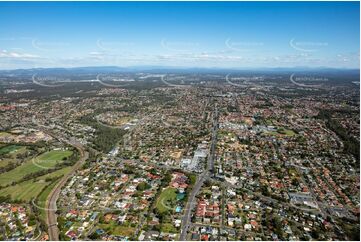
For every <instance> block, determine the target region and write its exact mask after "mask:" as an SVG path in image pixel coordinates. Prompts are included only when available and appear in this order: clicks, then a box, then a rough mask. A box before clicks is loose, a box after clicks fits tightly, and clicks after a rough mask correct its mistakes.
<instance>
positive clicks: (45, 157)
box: [0, 150, 73, 185]
mask: <svg viewBox="0 0 361 242" xmlns="http://www.w3.org/2000/svg"><path fill="white" fill-rule="evenodd" d="M72 153H73V152H72V151H68V150H65V151H62V150H53V151H48V152H46V153H44V154H41V155H39V156H38V157H36V158H34V159H30V160H28V161H26V162H24V164H22V165H20V166H18V167H16V168H15V169H13V170H10V171H8V172H5V173H3V174H0V184H1V185H8V184H11V183H12V182H14V181H19V180H20V179H21V178H23V177H24V176H25V175H27V174H30V173H34V172H37V171H41V170H44V169H49V168H52V167H55V165H56V164H57V163H60V162H63V158H64V157H69V156H70V155H71V154H72Z"/></svg>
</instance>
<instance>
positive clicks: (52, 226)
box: [32, 117, 89, 241]
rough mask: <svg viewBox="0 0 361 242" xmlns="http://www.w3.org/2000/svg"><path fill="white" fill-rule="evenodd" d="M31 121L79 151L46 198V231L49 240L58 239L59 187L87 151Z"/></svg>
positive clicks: (73, 171)
mask: <svg viewBox="0 0 361 242" xmlns="http://www.w3.org/2000/svg"><path fill="white" fill-rule="evenodd" d="M32 123H33V124H35V125H36V126H37V127H38V128H39V129H40V130H41V131H43V132H44V133H47V134H48V135H50V136H52V137H54V138H56V139H58V140H59V141H62V142H64V143H66V144H68V145H70V146H73V147H75V148H76V149H77V150H78V151H79V156H80V157H79V160H78V161H77V162H76V163H75V164H74V165H73V166H72V168H71V170H70V172H69V173H67V174H65V175H64V176H63V177H62V178H61V179H60V181H59V182H58V183H57V184H56V186H55V187H54V188H53V190H52V191H51V192H50V194H49V196H48V199H47V200H46V204H45V210H46V224H47V225H48V233H49V240H50V241H58V240H59V229H58V222H57V216H56V211H57V207H56V201H57V200H58V198H59V194H60V191H61V188H62V187H63V186H64V185H65V183H66V182H67V180H68V179H69V177H71V176H73V175H74V173H75V172H76V170H78V169H79V168H80V167H81V166H82V165H83V164H84V162H85V161H86V160H87V159H88V157H89V153H88V152H87V151H85V148H84V146H83V145H82V144H81V143H80V142H78V141H76V140H74V139H71V140H68V139H66V138H64V137H61V136H60V135H57V134H54V133H53V132H52V131H51V130H49V129H48V128H47V127H46V126H44V125H41V124H39V123H38V122H37V120H36V119H35V117H33V118H32Z"/></svg>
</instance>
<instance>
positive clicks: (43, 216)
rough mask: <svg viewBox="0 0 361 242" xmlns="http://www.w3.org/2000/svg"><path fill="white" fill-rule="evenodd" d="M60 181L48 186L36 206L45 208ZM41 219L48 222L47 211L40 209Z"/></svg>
mask: <svg viewBox="0 0 361 242" xmlns="http://www.w3.org/2000/svg"><path fill="white" fill-rule="evenodd" d="M62 170H64V169H62ZM54 173H55V172H54ZM59 179H60V178H59ZM59 179H58V180H56V181H53V182H52V183H51V184H49V185H48V187H47V188H45V190H44V191H43V192H41V193H40V195H39V197H38V202H37V204H36V205H38V206H39V207H40V208H45V206H46V200H47V198H48V196H49V194H50V192H51V191H52V190H53V188H54V187H55V185H56V184H57V183H58V181H59ZM40 218H41V219H43V220H44V221H46V211H45V210H44V209H40Z"/></svg>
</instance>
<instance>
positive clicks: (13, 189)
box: [0, 180, 48, 202]
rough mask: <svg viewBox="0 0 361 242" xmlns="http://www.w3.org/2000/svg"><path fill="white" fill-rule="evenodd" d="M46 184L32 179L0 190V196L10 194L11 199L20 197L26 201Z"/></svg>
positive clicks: (33, 196)
mask: <svg viewBox="0 0 361 242" xmlns="http://www.w3.org/2000/svg"><path fill="white" fill-rule="evenodd" d="M46 185H48V183H47V182H44V181H37V182H33V180H29V181H25V182H21V183H19V184H17V185H15V186H9V187H6V188H4V189H1V190H0V193H1V195H2V196H7V195H10V196H11V198H12V199H20V200H24V201H26V202H29V201H31V199H33V198H35V197H36V196H37V195H38V194H39V193H40V192H41V190H42V189H43V188H44V187H45V186H46Z"/></svg>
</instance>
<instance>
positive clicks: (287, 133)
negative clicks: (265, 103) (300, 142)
mask: <svg viewBox="0 0 361 242" xmlns="http://www.w3.org/2000/svg"><path fill="white" fill-rule="evenodd" d="M265 134H268V135H285V136H294V135H295V132H294V131H293V130H290V129H283V128H281V129H279V130H277V131H269V132H265Z"/></svg>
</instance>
